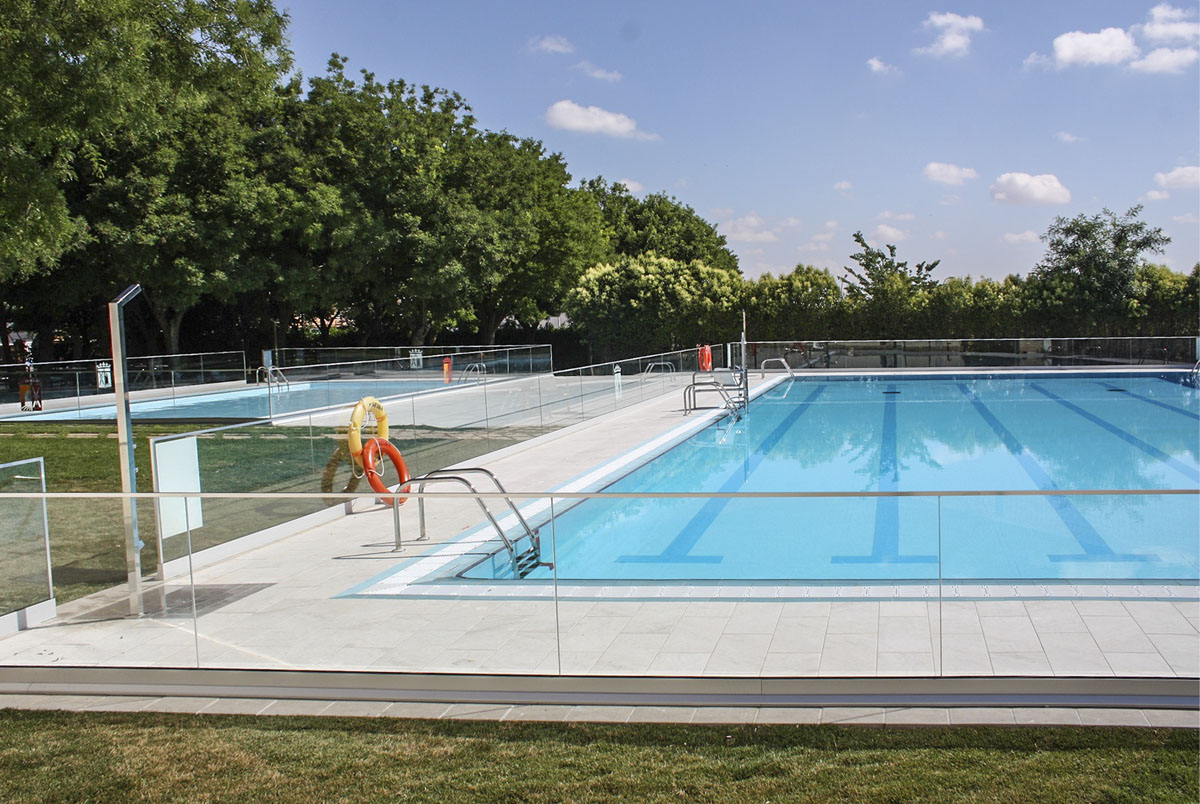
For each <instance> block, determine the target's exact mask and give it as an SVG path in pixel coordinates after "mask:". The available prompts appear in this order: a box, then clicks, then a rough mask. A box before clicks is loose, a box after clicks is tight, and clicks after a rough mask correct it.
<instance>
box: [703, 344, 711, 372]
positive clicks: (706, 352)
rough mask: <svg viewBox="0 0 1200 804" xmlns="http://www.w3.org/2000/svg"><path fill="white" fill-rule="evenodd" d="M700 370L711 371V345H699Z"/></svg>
mask: <svg viewBox="0 0 1200 804" xmlns="http://www.w3.org/2000/svg"><path fill="white" fill-rule="evenodd" d="M700 370H701V371H712V347H711V346H701V347H700Z"/></svg>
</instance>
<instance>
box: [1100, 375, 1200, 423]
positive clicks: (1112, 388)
mask: <svg viewBox="0 0 1200 804" xmlns="http://www.w3.org/2000/svg"><path fill="white" fill-rule="evenodd" d="M1097 385H1100V386H1103V387H1104V388H1107V389H1108V390H1110V391H1124V392H1125V395H1126V396H1131V397H1133V398H1134V399H1140V400H1141V401H1143V402H1145V403H1146V404H1148V405H1156V406H1158V407H1160V408H1163V409H1165V410H1169V411H1171V412H1173V413H1179V414H1182V415H1184V416H1187V417H1188V418H1191V419H1195V420H1196V421H1200V415H1197V414H1195V413H1192V412H1191V411H1190V410H1184V409H1183V408H1180V407H1176V406H1175V405H1168V404H1167V403H1166V402H1159V401H1158V400H1157V399H1151V398H1150V397H1148V396H1142V395H1141V394H1139V393H1137V392H1136V391H1130V390H1129V389H1128V388H1118V387H1117V386H1115V385H1113V384H1112V383H1107V382H1101V383H1097Z"/></svg>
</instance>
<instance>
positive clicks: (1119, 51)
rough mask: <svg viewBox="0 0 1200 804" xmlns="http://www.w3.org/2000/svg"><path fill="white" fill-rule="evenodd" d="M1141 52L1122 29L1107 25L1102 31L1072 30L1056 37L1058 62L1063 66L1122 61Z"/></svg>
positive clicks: (1055, 46) (1056, 62)
mask: <svg viewBox="0 0 1200 804" xmlns="http://www.w3.org/2000/svg"><path fill="white" fill-rule="evenodd" d="M1140 54H1141V51H1140V50H1138V46H1137V45H1136V44H1134V42H1133V37H1132V36H1130V35H1129V34H1128V33H1127V32H1125V31H1123V30H1121V29H1120V28H1105V29H1104V30H1103V31H1101V32H1100V33H1084V32H1083V31H1071V32H1070V33H1065V34H1062V35H1060V36H1057V37H1055V38H1054V63H1055V64H1057V65H1058V66H1059V67H1060V68H1061V67H1070V66H1071V65H1073V64H1084V65H1087V64H1121V63H1122V62H1126V61H1129V60H1131V59H1136V58H1137V57H1138V56H1139V55H1140Z"/></svg>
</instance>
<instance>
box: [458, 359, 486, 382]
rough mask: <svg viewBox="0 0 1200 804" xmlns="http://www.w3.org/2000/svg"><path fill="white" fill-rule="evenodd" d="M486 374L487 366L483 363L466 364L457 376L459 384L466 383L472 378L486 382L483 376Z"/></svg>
mask: <svg viewBox="0 0 1200 804" xmlns="http://www.w3.org/2000/svg"><path fill="white" fill-rule="evenodd" d="M486 374H487V364H485V363H468V364H467V365H466V367H465V368H463V370H462V373H461V374H459V375H458V381H459V382H467V381H468V380H470V379H472V378H474V379H476V380H486V379H487V378H486V377H485V376H484V375H486Z"/></svg>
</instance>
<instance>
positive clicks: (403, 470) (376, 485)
mask: <svg viewBox="0 0 1200 804" xmlns="http://www.w3.org/2000/svg"><path fill="white" fill-rule="evenodd" d="M380 452H382V453H383V454H384V455H386V456H387V457H388V460H390V461H391V462H392V466H394V467H395V469H396V475H397V476H398V477H399V478H400V486H401V487H402V488H403V487H405V486H406V485H407V484H408V481H409V478H410V477H411V475H409V473H408V464H406V463H405V462H404V456H403V455H401V454H400V450H398V449H396V445H395V444H393V443H392V442H391V441H388V440H386V439H383V438H372V439H371V440H370V441H368V442H367V443H366V446H364V447H363V451H362V462H363V471H364V472H366V475H367V483H369V484H370V485H371V488H372V489H373V490H375V491H378V492H383V493H387V492H388V490H389V489H388V487H387V486H385V485H384V483H383V478H382V477H381V476H380V474H379V470H378V469H376V468H375V458H376V457H377V454H378V453H380ZM407 501H408V498H407V497H401V498H400V505H404V503H405V502H407ZM382 502H383V504H384V505H391V504H392V498H391V497H387V498H385V499H383V500H382Z"/></svg>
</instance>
